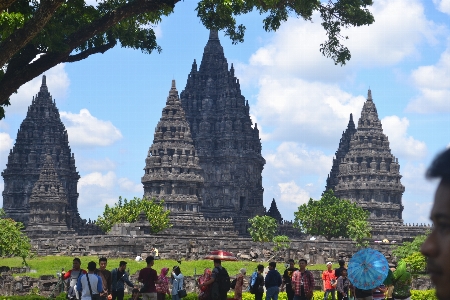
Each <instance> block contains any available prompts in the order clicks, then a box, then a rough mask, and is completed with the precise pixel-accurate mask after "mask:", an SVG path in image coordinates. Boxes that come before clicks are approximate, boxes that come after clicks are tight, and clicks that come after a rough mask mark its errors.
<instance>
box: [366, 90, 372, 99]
mask: <svg viewBox="0 0 450 300" xmlns="http://www.w3.org/2000/svg"><path fill="white" fill-rule="evenodd" d="M367 100H370V101H372V91H371V90H370V88H369V91H368V92H367Z"/></svg>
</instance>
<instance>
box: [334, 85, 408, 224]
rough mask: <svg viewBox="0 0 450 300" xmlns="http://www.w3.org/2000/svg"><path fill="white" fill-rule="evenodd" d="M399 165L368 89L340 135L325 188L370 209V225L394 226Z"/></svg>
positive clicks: (397, 213)
mask: <svg viewBox="0 0 450 300" xmlns="http://www.w3.org/2000/svg"><path fill="white" fill-rule="evenodd" d="M401 178H402V176H401V175H400V165H399V164H398V159H397V158H396V157H395V156H394V155H392V154H391V149H390V148H389V140H388V137H387V136H386V135H385V134H384V133H383V128H382V125H381V121H380V119H379V118H378V113H377V109H376V107H375V103H374V102H373V99H372V92H371V90H369V92H368V96H367V100H366V102H365V103H364V106H363V108H362V112H361V117H360V118H359V120H358V128H357V129H356V128H355V123H354V122H353V116H352V115H350V121H349V123H348V126H347V129H346V130H345V132H344V133H343V134H342V138H341V140H340V143H339V148H338V150H337V151H336V156H335V158H334V160H333V166H332V168H331V172H330V174H329V175H328V178H327V184H326V190H329V189H332V190H333V191H334V193H335V195H336V196H338V197H339V198H341V199H348V200H351V201H352V202H356V203H357V204H358V205H359V206H361V207H363V208H364V209H366V210H367V211H369V212H370V216H369V221H370V223H371V224H372V225H389V226H398V225H402V224H403V220H402V211H403V205H402V194H403V192H404V191H405V187H404V186H403V185H402V183H401V182H400V179H401Z"/></svg>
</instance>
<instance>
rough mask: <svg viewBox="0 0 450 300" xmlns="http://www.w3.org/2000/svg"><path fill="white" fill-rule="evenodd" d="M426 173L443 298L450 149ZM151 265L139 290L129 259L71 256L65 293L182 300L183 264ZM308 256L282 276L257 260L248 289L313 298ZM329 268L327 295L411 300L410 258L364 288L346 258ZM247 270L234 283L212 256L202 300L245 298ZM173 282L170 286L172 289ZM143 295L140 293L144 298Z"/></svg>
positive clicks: (74, 299) (431, 265) (431, 246)
mask: <svg viewBox="0 0 450 300" xmlns="http://www.w3.org/2000/svg"><path fill="white" fill-rule="evenodd" d="M427 176H428V177H432V178H434V177H437V178H441V181H440V183H439V186H438V188H437V191H436V195H435V199H434V203H433V208H432V211H431V220H432V221H433V223H434V226H433V230H432V232H431V233H430V235H429V236H428V238H427V240H426V241H425V243H424V244H423V245H422V247H421V252H422V254H423V255H425V256H426V257H427V268H428V271H429V273H430V275H431V276H430V277H431V280H432V281H433V283H434V284H435V287H436V295H437V297H438V299H439V300H444V299H446V300H447V299H450V284H448V282H450V256H449V255H448V253H449V252H450V149H448V150H446V151H445V152H443V153H442V154H440V155H439V156H438V157H437V158H436V159H435V160H434V161H433V163H432V165H431V167H430V168H429V170H428V172H427ZM146 263H147V266H146V267H145V268H143V269H142V270H140V272H139V277H138V281H139V282H140V283H141V284H142V286H141V287H140V289H137V288H135V286H134V284H133V283H132V282H130V280H129V278H128V274H127V273H126V272H125V269H126V265H127V263H126V262H125V261H121V262H120V263H119V267H118V268H115V269H113V270H112V271H111V272H110V271H108V270H106V267H107V259H106V258H100V259H99V268H97V264H96V263H95V262H93V261H91V262H89V263H88V267H87V269H88V270H87V271H85V270H83V269H81V261H80V259H79V258H74V259H73V266H72V269H71V270H69V271H68V272H65V273H64V272H63V273H62V278H63V279H64V280H65V281H66V282H67V287H68V288H67V298H68V299H69V300H116V299H117V300H123V298H124V291H125V285H128V286H129V287H131V288H133V290H132V299H134V300H138V299H142V300H147V299H148V300H150V299H151V300H157V299H165V296H166V295H170V296H171V297H172V300H180V298H183V297H184V296H186V290H185V288H184V277H183V274H182V273H181V269H180V267H179V266H175V267H173V269H172V271H171V275H170V279H169V277H168V273H169V269H168V268H163V269H162V270H161V272H160V275H159V276H158V274H157V272H156V270H154V269H153V268H152V266H153V264H154V257H153V256H149V257H147V258H146ZM307 263H308V262H307V261H306V259H300V260H299V262H298V264H299V268H296V267H295V262H294V260H289V267H288V268H286V270H285V271H284V273H283V276H281V274H280V273H279V272H278V271H277V269H276V263H275V262H270V263H269V266H268V268H269V271H268V272H267V274H266V275H265V277H264V276H263V273H264V266H263V265H258V267H257V270H256V271H255V272H254V273H253V274H252V275H251V277H250V279H249V291H250V292H251V293H252V294H254V296H255V300H262V297H263V293H264V290H265V291H266V300H270V299H273V300H277V299H278V294H279V292H280V291H283V290H286V293H287V298H288V300H309V299H312V295H313V289H314V286H315V282H314V276H312V274H311V272H310V271H308V270H306V266H307ZM326 266H327V269H326V270H324V271H323V273H322V281H323V282H322V283H323V285H322V286H323V291H324V300H326V299H328V296H329V295H331V298H332V299H333V300H335V297H336V294H337V298H338V300H350V299H357V300H381V299H388V300H391V299H394V300H397V299H402V300H404V299H405V300H408V299H410V296H411V292H410V288H411V274H410V273H409V272H408V271H407V267H406V263H405V262H403V261H400V262H399V263H398V265H397V268H396V269H391V270H389V273H388V275H387V278H386V279H385V280H384V282H383V284H381V285H379V286H377V287H375V288H374V289H369V290H362V289H359V288H357V287H355V286H354V285H353V284H352V282H351V281H350V279H349V278H348V272H347V269H346V267H345V262H344V261H339V268H337V269H333V264H332V263H331V262H327V264H326ZM245 275H246V270H245V269H241V270H240V272H239V274H238V275H237V276H236V279H235V280H233V283H230V277H229V275H228V272H227V271H226V269H225V268H223V267H222V265H221V261H220V260H219V259H215V260H214V268H213V270H212V271H211V270H210V269H209V268H208V269H205V271H204V273H203V275H201V276H200V278H199V279H198V289H199V290H198V296H199V297H198V298H199V299H200V300H227V294H228V291H229V290H230V286H232V287H233V288H234V290H235V294H234V299H236V300H242V292H243V286H244V278H245ZM170 285H171V286H172V288H170ZM140 297H142V298H140Z"/></svg>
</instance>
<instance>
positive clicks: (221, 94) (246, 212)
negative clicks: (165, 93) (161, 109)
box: [180, 30, 265, 234]
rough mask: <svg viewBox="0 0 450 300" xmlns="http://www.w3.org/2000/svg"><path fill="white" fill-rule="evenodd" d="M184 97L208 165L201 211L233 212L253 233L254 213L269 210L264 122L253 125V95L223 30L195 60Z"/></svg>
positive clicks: (201, 154) (237, 223)
mask: <svg viewBox="0 0 450 300" xmlns="http://www.w3.org/2000/svg"><path fill="white" fill-rule="evenodd" d="M180 98H181V103H182V106H183V109H184V111H185V112H186V119H187V121H188V122H189V125H190V129H191V133H192V138H193V141H194V146H195V148H196V149H197V153H198V158H199V164H200V167H201V168H202V170H203V177H204V189H203V193H202V195H201V198H202V200H203V205H202V208H201V211H202V212H203V213H204V215H205V216H208V217H211V218H217V217H219V218H233V220H234V223H235V226H236V229H237V230H238V231H239V232H240V234H247V228H248V226H249V225H248V219H249V218H252V217H254V216H255V215H261V216H262V215H264V206H263V191H264V189H263V187H262V171H263V168H264V164H265V160H264V158H263V157H262V155H261V141H260V138H259V130H258V126H257V124H255V126H254V127H252V125H253V124H252V121H251V119H250V114H249V111H250V107H249V105H248V101H246V100H245V98H244V96H242V94H241V90H240V85H239V79H237V78H236V77H235V76H234V67H233V65H231V67H230V68H228V63H227V60H226V58H225V56H224V52H223V48H222V46H221V44H220V41H219V38H218V32H217V31H215V30H211V31H210V35H209V40H208V42H207V44H206V46H205V49H204V53H203V57H202V61H201V64H200V68H199V67H198V66H197V63H196V61H195V60H194V63H193V64H192V68H191V72H190V73H189V75H188V79H187V84H186V87H185V89H184V90H183V91H182V92H181V94H180Z"/></svg>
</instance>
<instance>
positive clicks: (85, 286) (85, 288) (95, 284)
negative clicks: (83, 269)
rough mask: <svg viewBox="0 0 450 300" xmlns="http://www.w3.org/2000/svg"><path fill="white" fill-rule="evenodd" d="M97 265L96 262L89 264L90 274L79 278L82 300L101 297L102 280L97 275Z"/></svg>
mask: <svg viewBox="0 0 450 300" xmlns="http://www.w3.org/2000/svg"><path fill="white" fill-rule="evenodd" d="M96 269H97V264H96V263H95V262H94V261H91V262H89V263H88V273H87V274H83V275H82V276H80V277H78V280H77V290H78V292H79V293H81V300H92V296H93V295H100V292H102V291H103V284H102V279H101V278H100V276H98V275H95V274H94V272H95V270H96Z"/></svg>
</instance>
